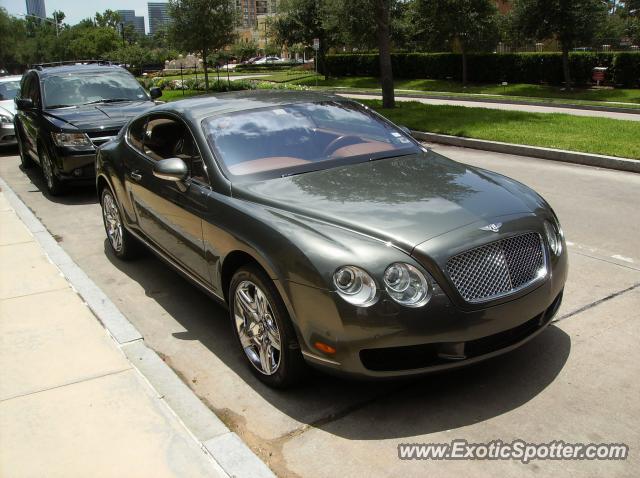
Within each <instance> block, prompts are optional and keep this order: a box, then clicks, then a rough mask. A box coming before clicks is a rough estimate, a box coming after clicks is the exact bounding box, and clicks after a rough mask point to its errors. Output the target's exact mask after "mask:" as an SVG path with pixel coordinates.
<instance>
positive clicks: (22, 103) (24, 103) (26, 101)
mask: <svg viewBox="0 0 640 478" xmlns="http://www.w3.org/2000/svg"><path fill="white" fill-rule="evenodd" d="M16 109H18V110H32V109H33V100H32V99H31V98H16Z"/></svg>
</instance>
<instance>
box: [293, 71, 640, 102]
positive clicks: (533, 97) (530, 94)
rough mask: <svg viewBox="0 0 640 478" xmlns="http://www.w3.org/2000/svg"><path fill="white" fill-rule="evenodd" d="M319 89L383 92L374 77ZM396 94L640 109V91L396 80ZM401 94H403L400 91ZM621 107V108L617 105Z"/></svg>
mask: <svg viewBox="0 0 640 478" xmlns="http://www.w3.org/2000/svg"><path fill="white" fill-rule="evenodd" d="M294 81H295V82H296V83H299V84H305V85H309V86H311V85H315V79H314V78H303V79H301V80H294ZM318 86H321V87H331V88H337V87H340V88H351V89H377V90H379V89H380V84H379V83H378V79H377V78H373V77H346V78H321V79H320V80H319V81H318ZM395 87H396V90H412V91H415V92H422V93H452V94H456V95H458V94H462V95H469V94H473V95H479V94H482V95H498V96H503V97H508V98H509V99H523V100H526V99H528V100H529V101H539V100H543V101H549V102H554V103H556V102H565V103H566V102H575V101H578V102H588V103H591V104H598V102H603V101H610V102H621V103H633V104H632V105H629V106H630V107H636V108H640V89H624V88H616V89H613V88H602V89H586V88H576V89H574V90H573V91H562V89H561V88H560V87H557V86H547V85H529V84H513V85H507V86H501V85H494V84H491V85H469V86H468V87H467V88H463V87H462V83H460V82H454V81H446V80H426V79H424V80H396V81H395ZM398 92H401V91H398ZM616 106H618V105H616Z"/></svg>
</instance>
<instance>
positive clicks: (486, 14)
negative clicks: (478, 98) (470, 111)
mask: <svg viewBox="0 0 640 478" xmlns="http://www.w3.org/2000/svg"><path fill="white" fill-rule="evenodd" d="M415 8H416V13H417V17H418V18H417V19H416V21H417V22H419V23H421V24H422V31H423V34H425V35H429V36H432V37H435V38H439V39H446V40H447V41H448V42H449V45H450V46H452V47H454V46H457V47H458V48H459V49H460V53H461V54H462V84H463V85H465V86H466V84H467V54H468V53H469V52H471V51H481V50H486V49H488V48H489V47H490V48H491V49H493V47H494V46H495V44H496V42H497V40H498V16H497V10H496V6H495V3H494V2H493V1H491V0H416V7H415Z"/></svg>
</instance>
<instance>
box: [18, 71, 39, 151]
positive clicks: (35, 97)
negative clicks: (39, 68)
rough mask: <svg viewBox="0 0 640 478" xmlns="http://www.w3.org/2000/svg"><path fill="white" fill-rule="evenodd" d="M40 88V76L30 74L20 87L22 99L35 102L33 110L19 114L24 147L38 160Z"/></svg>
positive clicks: (21, 111)
mask: <svg viewBox="0 0 640 478" xmlns="http://www.w3.org/2000/svg"><path fill="white" fill-rule="evenodd" d="M39 88H40V85H39V84H38V76H37V75H36V74H35V73H30V74H28V75H27V76H26V77H25V78H24V80H22V83H21V85H20V98H25V99H26V98H29V99H31V100H32V101H33V109H27V110H20V112H19V113H20V124H21V125H22V130H21V131H20V132H21V133H23V138H22V141H23V146H24V148H25V150H26V151H27V152H29V153H31V154H32V155H33V156H35V157H36V158H37V153H38V148H37V144H38V131H37V127H38V115H39V114H40V104H39V98H40V95H39V94H38V90H39Z"/></svg>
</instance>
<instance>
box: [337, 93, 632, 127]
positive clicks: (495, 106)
mask: <svg viewBox="0 0 640 478" xmlns="http://www.w3.org/2000/svg"><path fill="white" fill-rule="evenodd" d="M335 93H336V94H338V95H340V96H344V97H347V98H353V99H354V100H379V99H381V98H382V95H381V94H377V93H376V94H369V93H341V92H340V91H336V92H335ZM396 101H416V102H418V103H424V104H426V105H452V106H464V107H467V108H488V109H492V110H505V111H524V112H527V113H563V114H568V115H574V116H591V117H596V118H610V119H618V120H626V121H640V115H639V114H635V113H620V112H612V111H594V110H586V109H584V110H583V109H576V108H563V107H562V106H554V105H553V104H549V106H540V105H524V104H511V103H494V102H488V101H485V102H482V101H469V100H462V99H461V100H452V99H438V98H420V97H417V96H415V97H409V96H399V95H397V96H396Z"/></svg>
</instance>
